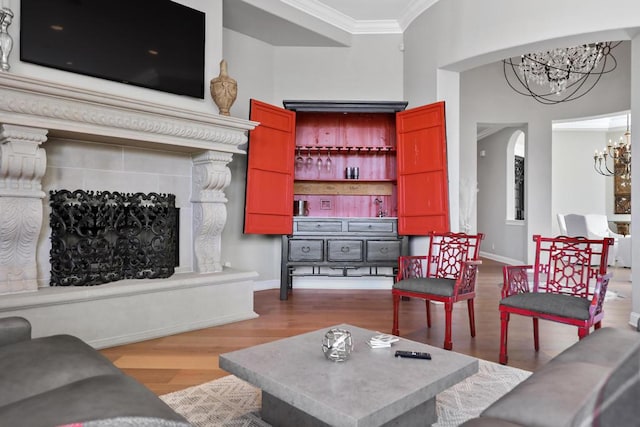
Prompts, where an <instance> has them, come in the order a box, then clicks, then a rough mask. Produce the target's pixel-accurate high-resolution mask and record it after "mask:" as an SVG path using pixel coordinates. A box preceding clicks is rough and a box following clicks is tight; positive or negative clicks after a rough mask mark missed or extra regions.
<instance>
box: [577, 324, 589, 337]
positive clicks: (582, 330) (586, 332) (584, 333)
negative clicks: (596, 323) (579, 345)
mask: <svg viewBox="0 0 640 427" xmlns="http://www.w3.org/2000/svg"><path fill="white" fill-rule="evenodd" d="M587 335H589V327H588V326H587V327H585V328H578V339H579V340H581V339H582V338H584V337H586V336H587Z"/></svg>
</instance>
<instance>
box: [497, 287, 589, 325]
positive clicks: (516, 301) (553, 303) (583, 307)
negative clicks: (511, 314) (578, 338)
mask: <svg viewBox="0 0 640 427" xmlns="http://www.w3.org/2000/svg"><path fill="white" fill-rule="evenodd" d="M500 305H505V306H507V307H513V308H522V309H525V310H533V311H536V312H538V313H545V314H550V315H554V316H560V317H568V318H572V319H581V320H588V319H589V305H591V300H589V299H587V298H580V297H575V296H571V295H564V294H554V293H547V292H525V293H521V294H516V295H512V296H510V297H506V298H503V299H502V300H501V301H500Z"/></svg>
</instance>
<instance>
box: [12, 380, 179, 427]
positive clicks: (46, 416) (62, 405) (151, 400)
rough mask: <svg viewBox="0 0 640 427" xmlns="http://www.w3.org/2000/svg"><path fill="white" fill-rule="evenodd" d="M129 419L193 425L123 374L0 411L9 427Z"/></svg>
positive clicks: (82, 383) (48, 393) (64, 388)
mask: <svg viewBox="0 0 640 427" xmlns="http://www.w3.org/2000/svg"><path fill="white" fill-rule="evenodd" d="M128 417H138V418H153V419H161V420H169V421H175V422H180V423H183V425H185V426H188V425H190V424H189V423H187V422H186V420H185V419H184V418H183V417H182V416H180V415H178V414H177V413H176V412H174V411H173V409H171V408H170V407H169V406H168V405H167V404H166V403H164V402H163V401H162V400H161V399H159V398H158V397H157V396H156V395H155V394H154V393H153V392H151V391H150V390H149V389H147V388H146V387H144V386H143V385H142V384H140V383H138V382H137V381H136V380H134V379H133V378H131V377H129V376H126V375H123V374H119V375H100V376H95V377H91V378H86V379H82V380H80V381H76V382H73V383H70V384H67V385H64V386H61V387H59V388H56V389H53V390H49V391H46V392H43V393H41V394H38V395H34V396H31V397H29V398H26V399H23V400H20V401H17V402H14V403H11V404H9V405H6V406H3V407H0V420H2V425H7V426H29V427H52V426H59V425H64V424H72V423H84V422H88V421H95V420H102V421H103V422H106V421H108V420H109V419H113V418H128ZM113 425H117V424H113Z"/></svg>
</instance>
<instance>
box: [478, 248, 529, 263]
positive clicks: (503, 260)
mask: <svg viewBox="0 0 640 427" xmlns="http://www.w3.org/2000/svg"><path fill="white" fill-rule="evenodd" d="M480 257H482V258H487V259H490V260H493V261H497V262H501V263H503V264H507V265H525V264H526V262H525V261H521V260H519V259H513V258H507V257H505V256H502V255H498V254H492V253H489V252H483V251H480Z"/></svg>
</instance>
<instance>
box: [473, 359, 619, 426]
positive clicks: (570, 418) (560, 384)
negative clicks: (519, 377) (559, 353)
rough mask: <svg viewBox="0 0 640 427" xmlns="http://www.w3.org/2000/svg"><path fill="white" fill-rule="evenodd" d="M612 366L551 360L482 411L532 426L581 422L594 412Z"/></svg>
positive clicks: (483, 413) (488, 414)
mask: <svg viewBox="0 0 640 427" xmlns="http://www.w3.org/2000/svg"><path fill="white" fill-rule="evenodd" d="M610 372H611V368H609V367H602V366H598V365H594V364H592V363H585V362H579V361H574V362H571V363H549V364H548V365H546V366H544V367H543V368H542V369H541V370H539V371H536V372H534V374H533V375H531V376H530V377H529V378H527V379H526V380H524V381H523V382H521V383H520V384H518V385H517V386H516V387H515V388H514V389H513V390H511V391H510V392H509V393H507V394H506V395H504V396H502V397H501V398H500V399H498V400H497V401H496V402H495V403H493V404H492V405H490V406H489V407H488V408H487V409H485V410H484V411H483V412H482V416H483V417H485V416H486V417H495V418H501V419H503V420H506V421H510V422H514V423H520V424H523V425H527V426H531V427H538V426H539V427H552V426H571V425H581V420H585V419H589V418H590V417H591V414H592V413H593V410H594V407H595V404H596V401H597V398H598V390H599V389H600V387H601V386H602V385H603V384H604V382H605V380H606V377H607V375H608V374H609V373H610Z"/></svg>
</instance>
